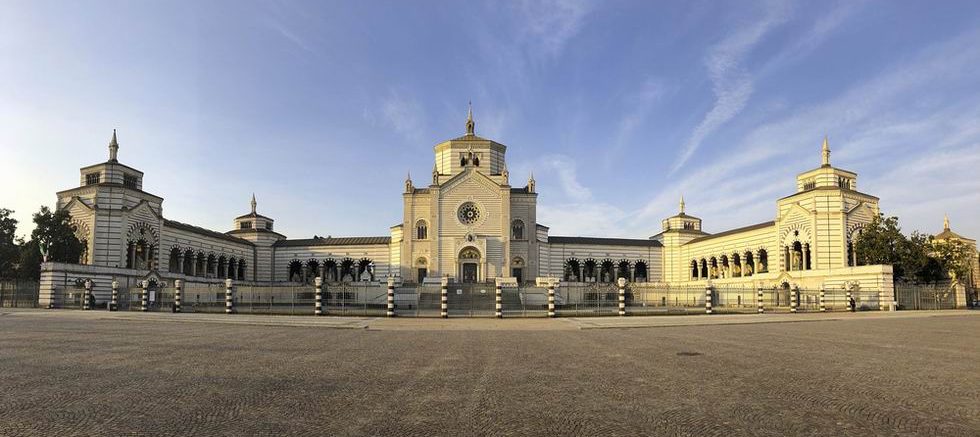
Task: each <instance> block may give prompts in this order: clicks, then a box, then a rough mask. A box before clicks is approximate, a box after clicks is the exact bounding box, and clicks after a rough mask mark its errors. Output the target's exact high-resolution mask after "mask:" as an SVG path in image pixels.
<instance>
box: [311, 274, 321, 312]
mask: <svg viewBox="0 0 980 437" xmlns="http://www.w3.org/2000/svg"><path fill="white" fill-rule="evenodd" d="M313 285H314V286H315V287H316V288H315V289H314V293H315V296H314V297H313V298H314V300H315V301H314V303H313V315H314V316H322V315H323V278H322V277H320V276H317V277H316V278H314V279H313Z"/></svg>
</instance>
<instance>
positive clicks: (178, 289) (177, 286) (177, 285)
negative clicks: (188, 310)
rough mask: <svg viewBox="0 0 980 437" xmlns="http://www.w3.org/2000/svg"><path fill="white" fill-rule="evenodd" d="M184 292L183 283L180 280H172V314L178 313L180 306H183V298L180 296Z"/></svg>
mask: <svg viewBox="0 0 980 437" xmlns="http://www.w3.org/2000/svg"><path fill="white" fill-rule="evenodd" d="M183 291H184V281H181V280H180V279H177V280H174V312H175V313H179V312H180V306H181V305H182V304H183V302H182V300H183V296H181V294H182V293H183Z"/></svg>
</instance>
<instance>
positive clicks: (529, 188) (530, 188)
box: [527, 172, 536, 193]
mask: <svg viewBox="0 0 980 437" xmlns="http://www.w3.org/2000/svg"><path fill="white" fill-rule="evenodd" d="M535 185H536V183H535V182H534V172H531V174H530V175H529V176H528V178H527V192H528V193H533V192H534V186H535Z"/></svg>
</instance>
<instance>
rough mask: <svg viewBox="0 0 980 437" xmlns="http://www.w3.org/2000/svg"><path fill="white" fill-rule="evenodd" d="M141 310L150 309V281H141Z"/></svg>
mask: <svg viewBox="0 0 980 437" xmlns="http://www.w3.org/2000/svg"><path fill="white" fill-rule="evenodd" d="M140 289H141V290H140V311H143V312H147V311H149V310H150V281H142V282H140Z"/></svg>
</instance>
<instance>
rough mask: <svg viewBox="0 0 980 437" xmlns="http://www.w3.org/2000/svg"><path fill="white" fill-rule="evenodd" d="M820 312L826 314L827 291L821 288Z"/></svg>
mask: <svg viewBox="0 0 980 437" xmlns="http://www.w3.org/2000/svg"><path fill="white" fill-rule="evenodd" d="M820 312H821V313H825V312H827V291H826V290H824V289H823V287H821V288H820Z"/></svg>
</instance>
